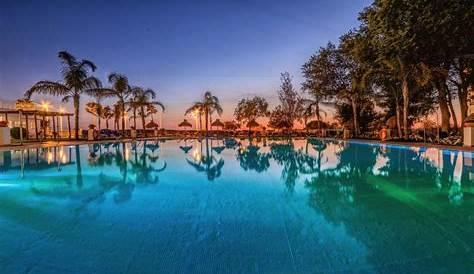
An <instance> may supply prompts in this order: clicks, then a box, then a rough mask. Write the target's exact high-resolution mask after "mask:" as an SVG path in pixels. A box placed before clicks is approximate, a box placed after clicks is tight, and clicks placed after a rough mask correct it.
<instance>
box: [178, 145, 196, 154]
mask: <svg viewBox="0 0 474 274" xmlns="http://www.w3.org/2000/svg"><path fill="white" fill-rule="evenodd" d="M179 148H180V149H181V150H182V151H184V153H188V152H189V151H190V150H191V149H192V148H193V146H180V147H179Z"/></svg>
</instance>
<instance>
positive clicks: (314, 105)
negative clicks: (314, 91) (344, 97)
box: [302, 96, 334, 126]
mask: <svg viewBox="0 0 474 274" xmlns="http://www.w3.org/2000/svg"><path fill="white" fill-rule="evenodd" d="M314 98H315V99H303V100H302V101H303V106H304V109H303V120H304V125H305V126H306V125H307V122H308V120H309V119H311V118H312V117H316V121H318V126H319V125H321V113H322V114H323V115H324V116H326V115H327V113H326V112H325V111H324V110H322V109H321V107H320V105H323V104H324V105H330V104H331V103H328V102H321V99H320V98H319V97H318V96H314ZM332 105H334V104H332Z"/></svg>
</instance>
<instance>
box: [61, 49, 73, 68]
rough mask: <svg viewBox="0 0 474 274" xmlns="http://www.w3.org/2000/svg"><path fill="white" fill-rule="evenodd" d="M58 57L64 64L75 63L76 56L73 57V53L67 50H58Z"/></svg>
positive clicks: (71, 64)
mask: <svg viewBox="0 0 474 274" xmlns="http://www.w3.org/2000/svg"><path fill="white" fill-rule="evenodd" d="M58 57H59V59H61V61H62V62H63V63H64V64H66V65H68V66H70V67H72V66H75V65H77V60H76V57H74V55H72V54H70V53H69V52H67V51H60V52H59V53H58Z"/></svg>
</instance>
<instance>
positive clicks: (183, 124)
mask: <svg viewBox="0 0 474 274" xmlns="http://www.w3.org/2000/svg"><path fill="white" fill-rule="evenodd" d="M178 127H193V125H191V123H190V122H188V120H186V119H184V120H183V121H182V122H181V123H179V124H178Z"/></svg>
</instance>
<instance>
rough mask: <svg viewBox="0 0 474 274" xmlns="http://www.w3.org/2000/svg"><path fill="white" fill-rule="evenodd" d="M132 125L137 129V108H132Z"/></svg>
mask: <svg viewBox="0 0 474 274" xmlns="http://www.w3.org/2000/svg"><path fill="white" fill-rule="evenodd" d="M133 127H134V128H135V129H137V109H136V108H135V107H134V108H133Z"/></svg>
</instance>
